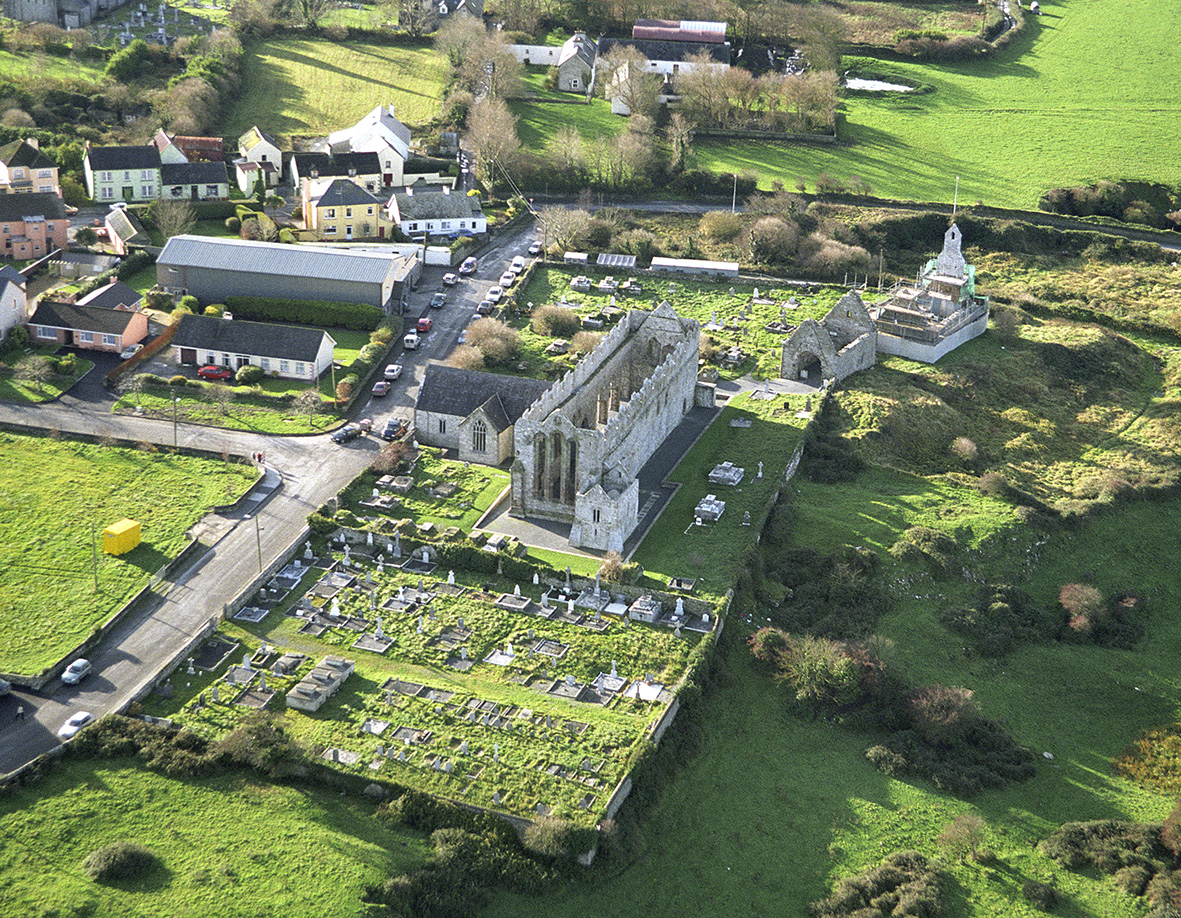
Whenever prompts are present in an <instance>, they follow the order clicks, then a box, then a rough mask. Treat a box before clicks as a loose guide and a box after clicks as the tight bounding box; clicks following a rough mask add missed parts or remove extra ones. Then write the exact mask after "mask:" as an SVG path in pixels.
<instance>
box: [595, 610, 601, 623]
mask: <svg viewBox="0 0 1181 918" xmlns="http://www.w3.org/2000/svg"><path fill="white" fill-rule="evenodd" d="M602 620H603V613H602V612H600V611H599V610H598V609H595V621H596V622H601V621H602Z"/></svg>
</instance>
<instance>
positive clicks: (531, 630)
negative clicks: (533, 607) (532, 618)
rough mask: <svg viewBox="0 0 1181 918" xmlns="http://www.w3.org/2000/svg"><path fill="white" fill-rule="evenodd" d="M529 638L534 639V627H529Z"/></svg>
mask: <svg viewBox="0 0 1181 918" xmlns="http://www.w3.org/2000/svg"><path fill="white" fill-rule="evenodd" d="M529 640H533V629H532V628H530V629H529Z"/></svg>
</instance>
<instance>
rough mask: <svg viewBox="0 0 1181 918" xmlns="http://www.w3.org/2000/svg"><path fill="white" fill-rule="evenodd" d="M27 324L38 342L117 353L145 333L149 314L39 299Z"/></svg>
mask: <svg viewBox="0 0 1181 918" xmlns="http://www.w3.org/2000/svg"><path fill="white" fill-rule="evenodd" d="M28 326H29V335H30V336H31V337H32V339H33V340H34V341H35V342H37V343H38V344H49V343H57V344H58V345H60V346H65V347H80V348H86V349H87V350H92V351H110V352H112V353H115V354H117V353H119V351H121V350H123V349H124V348H125V347H130V346H131V345H133V344H138V343H139V342H140V341H142V340H143V339H144V338H145V337H147V334H148V317H147V315H145V314H144V313H142V312H136V311H134V310H131V309H104V308H103V307H102V306H83V305H80V304H76V303H54V302H50V301H48V300H42V301H41V302H40V303H38V304H37V308H36V309H35V310H34V311H33V315H32V316H31V317H30V318H29V321H28Z"/></svg>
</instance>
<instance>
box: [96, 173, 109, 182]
mask: <svg viewBox="0 0 1181 918" xmlns="http://www.w3.org/2000/svg"><path fill="white" fill-rule="evenodd" d="M98 179H99V181H100V182H109V181H110V180H111V173H109V172H100V173H99V174H98Z"/></svg>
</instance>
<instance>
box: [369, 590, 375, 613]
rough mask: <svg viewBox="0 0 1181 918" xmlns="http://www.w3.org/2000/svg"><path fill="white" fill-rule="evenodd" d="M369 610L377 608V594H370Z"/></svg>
mask: <svg viewBox="0 0 1181 918" xmlns="http://www.w3.org/2000/svg"><path fill="white" fill-rule="evenodd" d="M369 608H370V609H376V608H377V594H376V593H370V594H369Z"/></svg>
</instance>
